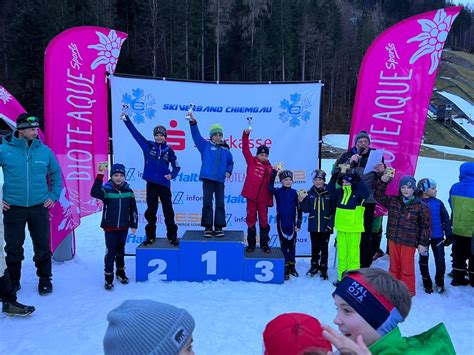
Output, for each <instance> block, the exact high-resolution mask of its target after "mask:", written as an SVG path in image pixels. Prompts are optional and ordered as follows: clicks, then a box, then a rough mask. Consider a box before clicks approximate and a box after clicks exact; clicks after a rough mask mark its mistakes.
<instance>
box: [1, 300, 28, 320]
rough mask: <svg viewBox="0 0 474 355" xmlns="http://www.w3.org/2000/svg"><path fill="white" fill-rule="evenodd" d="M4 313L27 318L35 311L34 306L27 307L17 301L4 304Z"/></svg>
mask: <svg viewBox="0 0 474 355" xmlns="http://www.w3.org/2000/svg"><path fill="white" fill-rule="evenodd" d="M2 311H3V312H4V313H6V314H8V315H10V316H20V317H25V316H28V315H30V314H31V313H33V312H34V311H35V307H33V306H25V305H24V304H21V303H19V302H17V301H13V302H3V306H2Z"/></svg>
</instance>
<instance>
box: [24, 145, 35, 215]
mask: <svg viewBox="0 0 474 355" xmlns="http://www.w3.org/2000/svg"><path fill="white" fill-rule="evenodd" d="M31 144H33V142H32V143H31ZM25 149H26V207H30V167H29V162H30V157H29V151H30V149H29V147H28V141H27V140H26V139H25Z"/></svg>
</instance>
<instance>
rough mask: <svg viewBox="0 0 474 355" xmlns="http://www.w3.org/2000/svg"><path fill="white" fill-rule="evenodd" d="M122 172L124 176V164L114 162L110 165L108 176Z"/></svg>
mask: <svg viewBox="0 0 474 355" xmlns="http://www.w3.org/2000/svg"><path fill="white" fill-rule="evenodd" d="M117 173H119V174H122V175H123V176H125V166H124V165H123V164H114V165H112V169H110V176H112V175H114V174H117Z"/></svg>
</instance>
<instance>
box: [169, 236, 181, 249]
mask: <svg viewBox="0 0 474 355" xmlns="http://www.w3.org/2000/svg"><path fill="white" fill-rule="evenodd" d="M168 240H169V241H170V244H171V245H172V246H174V247H177V246H178V245H179V239H178V238H177V237H174V238H170V239H168Z"/></svg>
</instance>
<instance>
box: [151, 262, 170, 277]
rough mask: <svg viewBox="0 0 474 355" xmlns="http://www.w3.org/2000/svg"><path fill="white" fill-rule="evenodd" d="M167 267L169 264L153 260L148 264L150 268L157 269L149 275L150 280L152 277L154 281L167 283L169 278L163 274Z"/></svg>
mask: <svg viewBox="0 0 474 355" xmlns="http://www.w3.org/2000/svg"><path fill="white" fill-rule="evenodd" d="M167 266H168V264H167V263H166V261H165V260H163V259H151V260H150V261H149V262H148V267H150V268H155V269H154V270H153V271H151V272H150V273H148V278H150V276H152V278H153V279H154V280H162V281H166V280H167V278H168V276H167V275H166V274H164V273H163V272H164V271H165V270H166V267H167Z"/></svg>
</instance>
